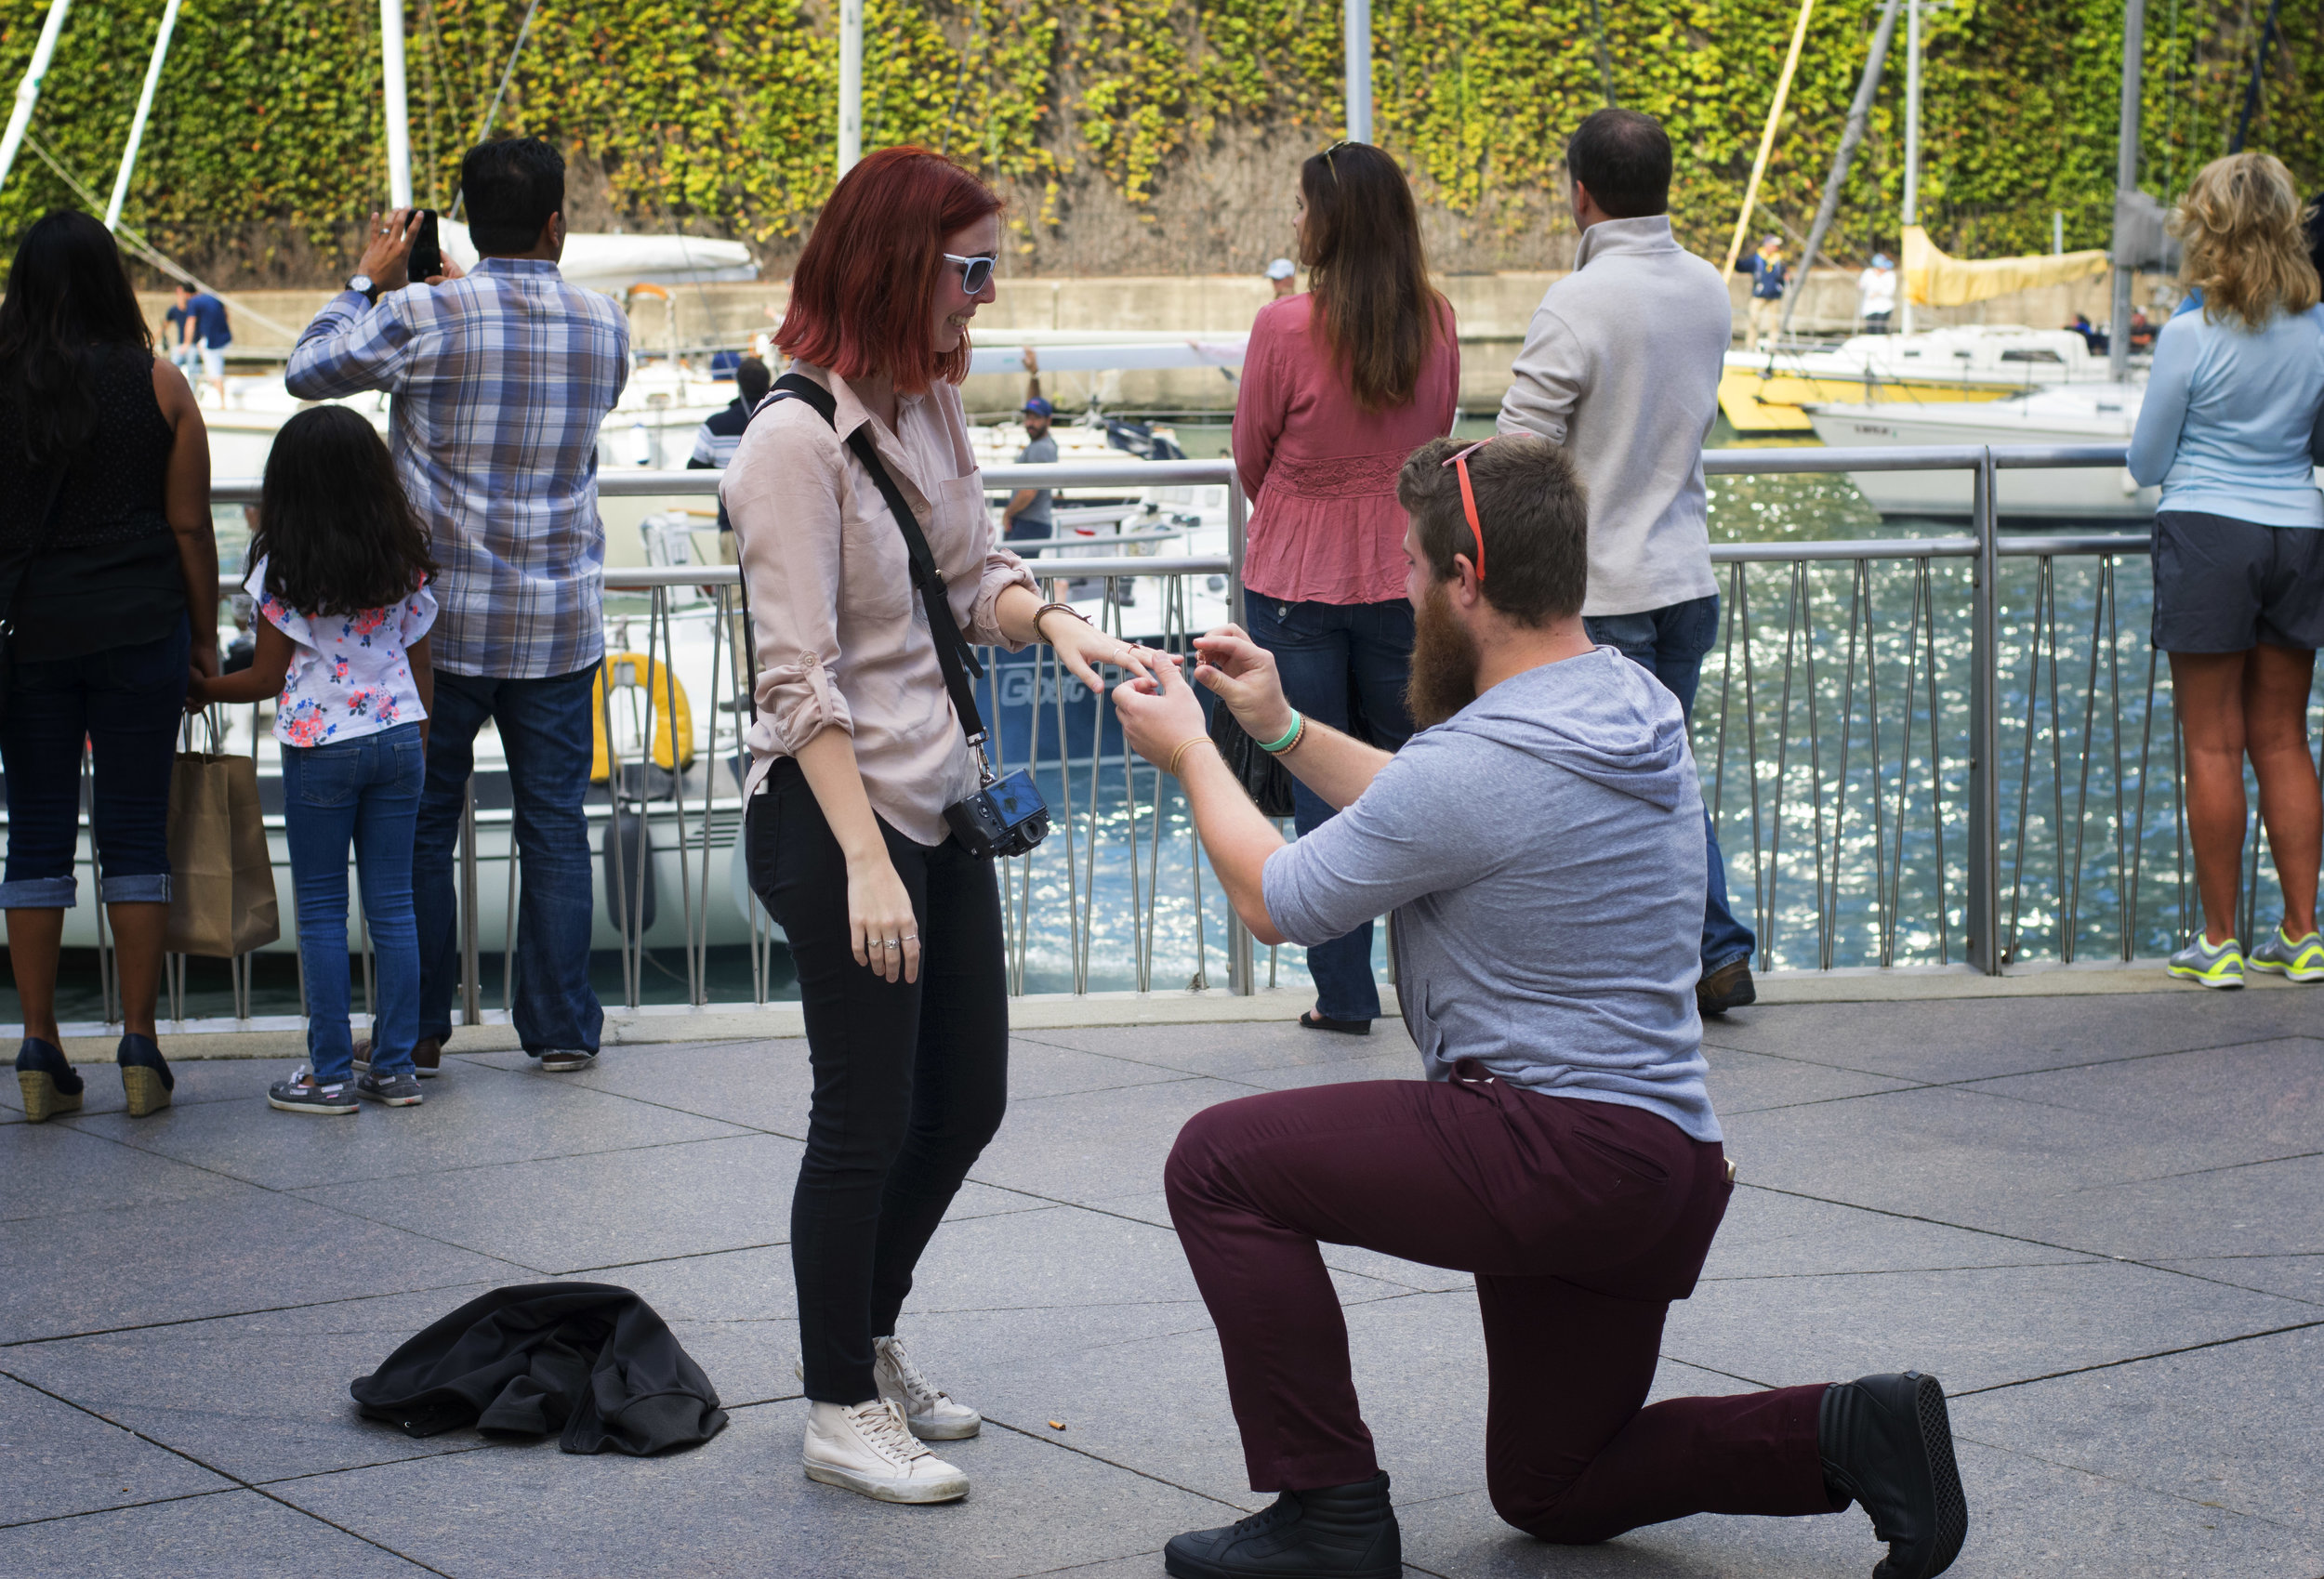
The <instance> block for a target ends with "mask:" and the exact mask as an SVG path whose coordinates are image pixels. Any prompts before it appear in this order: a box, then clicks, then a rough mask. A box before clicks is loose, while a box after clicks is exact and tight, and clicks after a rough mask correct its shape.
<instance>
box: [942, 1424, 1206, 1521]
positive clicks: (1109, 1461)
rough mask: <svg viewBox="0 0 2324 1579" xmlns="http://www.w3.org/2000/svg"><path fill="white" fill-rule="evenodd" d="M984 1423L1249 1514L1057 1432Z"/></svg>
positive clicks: (1141, 1478)
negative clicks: (1067, 1438)
mask: <svg viewBox="0 0 2324 1579" xmlns="http://www.w3.org/2000/svg"><path fill="white" fill-rule="evenodd" d="M984 1423H985V1424H986V1425H988V1426H998V1427H999V1428H1001V1429H1002V1430H1004V1431H1014V1432H1015V1433H1016V1434H1017V1435H1019V1436H1021V1437H1023V1438H1025V1439H1026V1440H1027V1441H1037V1442H1039V1443H1041V1444H1042V1445H1044V1446H1046V1447H1053V1448H1057V1449H1059V1450H1060V1451H1062V1452H1065V1453H1071V1454H1079V1455H1080V1456H1081V1457H1083V1458H1087V1459H1091V1460H1094V1461H1095V1462H1097V1463H1099V1464H1103V1465H1104V1466H1106V1467H1108V1468H1112V1469H1119V1470H1122V1471H1124V1472H1126V1473H1128V1474H1131V1475H1135V1476H1137V1477H1138V1478H1139V1479H1140V1480H1152V1481H1153V1482H1154V1483H1155V1485H1157V1486H1168V1487H1169V1488H1170V1489H1171V1490H1172V1491H1174V1492H1184V1493H1186V1494H1187V1495H1188V1496H1195V1497H1200V1498H1202V1500H1203V1501H1205V1502H1215V1503H1217V1504H1218V1505H1219V1506H1220V1507H1230V1508H1233V1509H1234V1510H1235V1513H1236V1514H1237V1515H1248V1513H1249V1511H1250V1510H1249V1509H1248V1508H1246V1507H1243V1506H1242V1505H1241V1504H1240V1503H1233V1502H1229V1501H1227V1499H1226V1498H1224V1497H1221V1496H1213V1495H1211V1494H1210V1493H1208V1492H1205V1491H1197V1490H1196V1489H1195V1487H1193V1486H1182V1485H1180V1484H1179V1483H1178V1482H1177V1481H1176V1480H1170V1479H1169V1477H1167V1476H1163V1475H1157V1474H1155V1472H1154V1471H1153V1470H1151V1469H1141V1468H1139V1467H1137V1466H1136V1465H1135V1464H1124V1463H1122V1462H1121V1461H1120V1460H1119V1459H1114V1458H1108V1457H1106V1456H1105V1454H1102V1453H1091V1452H1090V1451H1089V1449H1088V1448H1086V1447H1080V1446H1076V1444H1075V1443H1073V1442H1069V1441H1065V1440H1063V1438H1061V1437H1060V1436H1059V1435H1058V1434H1057V1433H1056V1432H1055V1431H1048V1430H1043V1431H1028V1430H1026V1429H1025V1428H1023V1426H1012V1425H1010V1423H1009V1422H1008V1421H1006V1420H997V1419H995V1418H994V1417H993V1416H992V1415H985V1416H984Z"/></svg>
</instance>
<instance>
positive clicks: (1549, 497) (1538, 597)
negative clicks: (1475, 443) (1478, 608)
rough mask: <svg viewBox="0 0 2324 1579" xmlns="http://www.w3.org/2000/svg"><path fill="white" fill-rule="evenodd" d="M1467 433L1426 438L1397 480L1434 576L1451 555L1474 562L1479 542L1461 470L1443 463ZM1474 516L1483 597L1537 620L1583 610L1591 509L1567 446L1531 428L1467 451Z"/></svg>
mask: <svg viewBox="0 0 2324 1579" xmlns="http://www.w3.org/2000/svg"><path fill="white" fill-rule="evenodd" d="M1471 443H1472V441H1471V440H1467V439H1432V440H1430V441H1428V442H1427V443H1425V444H1423V445H1421V446H1420V447H1419V449H1417V450H1415V451H1413V452H1412V455H1411V458H1410V459H1408V460H1406V462H1405V463H1404V470H1403V471H1402V472H1401V473H1400V474H1398V476H1397V478H1396V500H1397V502H1398V503H1399V504H1401V505H1403V506H1404V507H1405V512H1406V514H1407V515H1409V516H1410V517H1411V518H1412V525H1413V529H1414V535H1415V536H1416V537H1418V538H1419V544H1420V552H1421V553H1422V555H1424V556H1425V557H1426V559H1427V560H1428V568H1429V573H1430V574H1431V575H1432V576H1433V577H1434V578H1435V579H1436V580H1438V581H1448V580H1450V579H1451V578H1452V575H1453V556H1454V555H1455V554H1465V555H1467V556H1468V557H1469V561H1470V562H1471V563H1472V564H1474V563H1475V562H1476V558H1477V542H1476V538H1475V537H1474V536H1473V535H1472V533H1470V531H1469V519H1468V514H1467V512H1466V511H1465V510H1464V509H1463V508H1462V507H1461V502H1460V474H1459V470H1458V468H1456V467H1450V466H1447V465H1446V464H1445V463H1446V461H1448V460H1450V459H1451V458H1452V457H1453V456H1455V455H1457V454H1459V453H1460V452H1461V451H1462V450H1465V449H1467V448H1468V447H1469V445H1470V444H1471ZM1468 467H1469V485H1470V487H1471V489H1472V491H1473V492H1474V493H1475V494H1476V502H1477V524H1478V525H1479V526H1481V527H1483V528H1484V529H1485V598H1486V602H1488V603H1490V604H1492V605H1493V607H1494V608H1496V609H1499V611H1500V612H1502V613H1503V614H1506V615H1507V616H1508V617H1509V618H1511V619H1512V620H1514V621H1516V622H1517V623H1518V624H1519V625H1530V626H1533V627H1535V628H1538V627H1540V626H1542V625H1549V624H1551V623H1552V622H1553V621H1556V620H1561V619H1567V618H1570V617H1572V616H1573V615H1575V614H1578V613H1580V612H1581V602H1582V599H1583V597H1584V596H1585V595H1586V594H1587V593H1588V592H1589V590H1590V509H1589V500H1588V497H1587V495H1586V494H1585V493H1584V492H1583V489H1582V482H1581V474H1580V473H1579V472H1578V471H1577V470H1576V469H1575V467H1574V463H1573V459H1572V457H1570V456H1569V455H1567V454H1566V453H1565V447H1564V446H1563V445H1560V444H1552V443H1551V442H1550V441H1548V440H1547V439H1538V438H1536V437H1534V436H1533V435H1532V434H1530V433H1504V434H1502V435H1501V436H1500V437H1499V438H1498V439H1495V440H1494V441H1492V442H1491V443H1489V444H1486V446H1484V447H1483V448H1482V449H1480V450H1478V451H1477V452H1476V453H1475V454H1472V455H1471V456H1470V457H1469V461H1468Z"/></svg>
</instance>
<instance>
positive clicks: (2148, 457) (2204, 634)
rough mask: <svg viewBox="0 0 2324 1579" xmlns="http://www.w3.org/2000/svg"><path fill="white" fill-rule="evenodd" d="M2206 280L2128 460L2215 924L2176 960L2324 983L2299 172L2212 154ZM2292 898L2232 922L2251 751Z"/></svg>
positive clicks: (2314, 384)
mask: <svg viewBox="0 0 2324 1579" xmlns="http://www.w3.org/2000/svg"><path fill="white" fill-rule="evenodd" d="M2172 225H2173V228H2174V230H2176V233H2177V234H2178V235H2179V237H2180V239H2181V240H2182V241H2183V242H2184V243H2185V253H2186V261H2185V266H2184V268H2183V270H2182V279H2183V280H2184V282H2185V284H2186V285H2187V286H2188V287H2189V289H2190V291H2191V292H2199V293H2201V299H2202V306H2201V309H2200V310H2198V311H2189V312H2182V313H2180V314H2179V315H2178V316H2177V317H2175V318H2173V319H2172V320H2171V322H2168V323H2167V324H2165V325H2164V326H2163V330H2162V334H2161V336H2159V338H2158V339H2157V340H2156V342H2155V367H2154V374H2153V375H2152V377H2150V378H2149V380H2148V381H2147V385H2146V400H2145V402H2144V403H2143V404H2142V405H2141V407H2140V409H2139V414H2138V428H2137V431H2136V432H2135V433H2134V434H2133V437H2132V440H2131V454H2130V465H2131V474H2132V475H2133V477H2135V478H2137V480H2139V481H2140V482H2141V483H2144V484H2148V485H2151V484H2155V483H2160V484H2161V485H2162V503H2161V507H2159V509H2158V510H2157V511H2156V513H2155V548H2154V562H2155V625H2154V640H2155V645H2156V646H2157V647H2159V648H2160V649H2161V650H2162V651H2165V652H2168V653H2169V654H2171V682H2172V691H2173V692H2174V694H2175V696H2176V698H2177V706H2178V712H2179V720H2180V725H2181V728H2182V729H2183V730H2184V731H2185V739H2186V816H2187V827H2188V830H2189V832H2190V833H2191V834H2192V836H2193V839H2194V844H2195V881H2196V888H2197V890H2198V892H2199V894H2200V896H2201V899H2202V906H2203V929H2202V932H2201V934H2200V935H2199V936H2198V937H2197V938H2195V939H2194V940H2193V941H2190V942H2189V943H2188V944H2187V946H2186V947H2185V948H2184V949H2181V950H2180V951H2179V952H2178V953H2177V954H2172V956H2171V967H2170V968H2171V974H2172V975H2173V976H2178V977H2183V978H2185V980H2190V981H2199V982H2201V983H2202V984H2203V985H2204V986H2206V987H2240V986H2241V985H2243V973H2244V970H2245V968H2246V967H2247V965H2248V966H2249V967H2250V968H2251V969H2253V970H2264V971H2267V972H2269V973H2271V974H2274V975H2278V976H2287V977H2290V978H2291V980H2294V981H2320V980H2324V939H2319V938H2318V937H2317V928H2316V888H2317V861H2318V849H2319V843H2320V842H2324V803H2319V801H2318V799H2317V779H2316V764H2315V761H2314V759H2313V758H2312V757H2311V756H2310V755H2309V747H2308V734H2307V709H2308V686H2309V680H2310V678H2311V676H2312V674H2313V673H2314V670H2315V667H2316V649H2317V643H2318V642H2319V641H2324V496H2319V495H2318V494H2317V490H2316V487H2315V483H2314V480H2313V477H2312V474H2311V467H2313V466H2314V465H2315V460H2316V450H2317V441H2318V411H2319V408H2324V309H2320V308H2318V306H2317V272H2316V266H2315V265H2314V264H2313V263H2311V262H2310V261H2309V259H2308V251H2307V242H2306V238H2305V237H2304V235H2303V234H2302V233H2301V208H2300V202H2299V199H2298V197H2297V196H2296V195H2295V193H2294V191H2293V189H2292V185H2291V173H2290V172H2289V171H2287V170H2286V169H2285V168H2284V166H2283V164H2282V163H2281V162H2280V161H2278V160H2276V159H2274V158H2272V157H2270V156H2269V155H2267V154H2265V153H2236V154H2230V155H2229V156H2228V157H2226V158H2225V159H2219V160H2214V161H2213V162H2212V163H2211V164H2207V165H2205V166H2204V167H2203V171H2202V173H2201V174H2200V175H2199V176H2197V177H2196V178H2195V184H2194V185H2193V186H2192V187H2190V188H2189V189H2188V191H2187V194H2186V197H2185V200H2184V201H2183V202H2181V203H2180V204H2179V206H2178V210H2177V212H2176V213H2175V214H2174V215H2173V216H2172ZM2247 756H2248V757H2250V758H2251V767H2252V770H2253V771H2254V772H2255V773H2256V774H2257V776H2258V778H2259V786H2260V819H2261V821H2262V822H2265V824H2266V827H2267V842H2268V848H2269V849H2271V850H2272V851H2273V852H2274V854H2275V859H2276V873H2277V878H2278V882H2279V883H2280V884H2281V886H2282V888H2283V896H2284V913H2283V916H2282V919H2281V921H2280V922H2279V923H2278V924H2277V925H2276V926H2275V927H2274V928H2272V930H2271V931H2270V932H2269V934H2268V936H2267V937H2266V938H2265V941H2260V942H2259V943H2258V944H2257V946H2255V947H2254V948H2252V949H2251V953H2250V954H2248V955H2247V954H2245V953H2244V951H2243V947H2242V944H2241V943H2240V941H2238V939H2237V937H2236V935H2235V933H2236V923H2235V917H2236V908H2237V907H2236V897H2237V896H2236V884H2237V879H2238V874H2239V873H2240V871H2241V868H2242V863H2243V822H2244V808H2243V760H2244V758H2245V757H2247Z"/></svg>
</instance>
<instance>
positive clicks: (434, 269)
mask: <svg viewBox="0 0 2324 1579" xmlns="http://www.w3.org/2000/svg"><path fill="white" fill-rule="evenodd" d="M442 272H443V248H442V246H440V245H438V244H437V242H436V211H435V210H434V209H432V208H423V209H421V210H420V211H419V229H418V230H416V231H414V232H413V234H412V256H411V257H410V259H409V260H408V261H406V263H405V264H404V266H403V273H404V277H405V278H406V279H408V280H409V281H411V283H413V284H415V285H421V284H426V283H428V282H429V281H430V280H432V279H434V278H435V277H436V276H437V275H439V274H441V273H442Z"/></svg>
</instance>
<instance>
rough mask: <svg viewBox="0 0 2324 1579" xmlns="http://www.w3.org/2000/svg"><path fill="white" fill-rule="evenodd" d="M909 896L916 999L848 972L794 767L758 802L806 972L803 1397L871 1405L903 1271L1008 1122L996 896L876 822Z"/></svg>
mask: <svg viewBox="0 0 2324 1579" xmlns="http://www.w3.org/2000/svg"><path fill="white" fill-rule="evenodd" d="M880 832H881V833H882V834H883V835H885V836H886V838H887V841H888V859H889V860H890V861H891V862H894V863H895V869H896V875H897V876H898V877H900V878H902V879H903V881H904V887H905V891H906V892H908V893H909V894H910V895H911V896H912V914H913V915H914V916H915V917H916V918H917V921H918V928H919V935H920V979H919V980H918V982H917V983H907V982H905V981H903V980H896V981H893V982H890V981H886V980H881V979H880V978H879V977H878V976H877V975H875V974H874V973H873V972H872V970H871V969H870V968H869V967H866V966H861V965H858V964H856V963H855V955H854V953H853V950H852V944H851V942H850V937H849V930H848V906H847V858H846V856H844V855H843V854H841V853H840V850H839V844H838V840H837V839H836V838H834V837H833V836H832V835H831V826H830V824H829V823H828V822H825V820H824V815H823V809H822V808H821V807H819V806H818V805H816V803H815V795H814V791H813V790H812V789H810V788H809V787H808V784H807V780H806V776H805V775H804V774H802V773H801V772H800V771H799V764H798V763H797V762H795V761H792V760H790V759H788V758H786V759H785V760H783V761H780V762H777V763H776V764H775V765H774V770H773V772H772V774H771V775H770V777H769V780H768V787H767V789H766V791H765V793H763V794H760V795H756V796H752V797H751V801H750V812H749V816H748V821H747V822H746V825H745V836H746V838H747V839H748V840H749V845H748V853H749V861H750V886H751V888H753V890H755V891H756V892H757V893H758V895H759V899H760V900H761V901H763V902H764V903H765V905H766V907H767V909H768V911H769V913H771V914H772V915H773V916H774V918H775V919H776V920H777V921H779V922H781V923H782V924H783V930H784V932H785V934H786V937H787V938H788V939H789V941H790V949H791V959H792V961H793V963H795V964H796V965H797V966H798V967H799V1000H800V1003H799V1007H801V1009H803V1010H804V1011H805V1015H806V1020H807V1060H808V1064H809V1066H810V1067H811V1068H812V1071H813V1072H814V1099H813V1103H812V1106H811V1107H810V1109H809V1110H808V1116H807V1154H806V1156H805V1157H803V1158H801V1159H800V1161H799V1185H798V1188H797V1189H796V1191H794V1192H793V1193H792V1196H791V1270H792V1274H793V1276H794V1277H795V1278H796V1279H797V1280H798V1283H799V1351H800V1353H801V1355H802V1356H803V1357H804V1359H805V1362H806V1371H807V1396H808V1397H809V1398H811V1399H813V1400H816V1401H819V1402H824V1403H862V1402H863V1401H865V1400H866V1399H870V1398H873V1397H876V1396H877V1395H878V1388H876V1387H875V1386H874V1385H873V1382H872V1339H874V1338H876V1337H885V1336H890V1335H891V1334H892V1333H893V1332H894V1331H895V1330H896V1313H897V1312H898V1311H899V1310H901V1309H903V1308H904V1296H905V1295H907V1294H909V1293H910V1292H911V1291H912V1270H913V1269H914V1268H915V1267H917V1266H918V1265H919V1259H920V1252H921V1251H923V1250H925V1249H926V1248H927V1247H928V1241H929V1238H930V1236H931V1235H932V1234H934V1233H935V1231H936V1225H937V1223H938V1222H940V1221H941V1220H943V1217H944V1209H945V1208H946V1207H947V1206H949V1205H951V1204H952V1198H953V1196H954V1195H955V1194H957V1193H958V1191H959V1189H960V1181H961V1179H963V1178H966V1177H967V1176H968V1171H969V1169H970V1167H971V1166H972V1165H974V1164H975V1162H976V1159H977V1157H978V1156H979V1155H980V1154H981V1153H982V1152H983V1151H984V1145H985V1142H986V1141H988V1140H990V1139H992V1138H993V1136H994V1133H995V1132H996V1131H997V1130H998V1129H999V1128H1000V1120H1001V1114H1002V1113H1003V1112H1004V1111H1006V1109H1007V1108H1008V1105H1009V998H1008V982H1007V978H1006V977H1005V976H1004V975H1003V974H1002V965H1003V961H1002V954H1001V921H1000V887H999V884H998V883H997V880H996V879H995V877H994V875H993V864H992V862H989V861H979V860H978V859H976V858H975V857H974V856H972V855H971V854H969V853H968V852H967V851H966V850H964V849H961V848H960V846H959V845H958V844H957V842H955V841H954V840H952V839H950V838H946V839H945V840H944V843H943V844H940V845H937V846H935V847H934V848H933V849H931V848H930V847H929V846H927V845H922V844H916V843H914V842H913V841H912V840H910V839H908V838H905V836H903V835H902V834H899V833H897V832H896V831H895V830H894V829H893V828H891V827H889V826H888V825H887V823H886V822H881V823H880Z"/></svg>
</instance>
